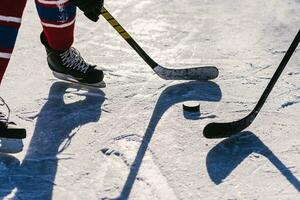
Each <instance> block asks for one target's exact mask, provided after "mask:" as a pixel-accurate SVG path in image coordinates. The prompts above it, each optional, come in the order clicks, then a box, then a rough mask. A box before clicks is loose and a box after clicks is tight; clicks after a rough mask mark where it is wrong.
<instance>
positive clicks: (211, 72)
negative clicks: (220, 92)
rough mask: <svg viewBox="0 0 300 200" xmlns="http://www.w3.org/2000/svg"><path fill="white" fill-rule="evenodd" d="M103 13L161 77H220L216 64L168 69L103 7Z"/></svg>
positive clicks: (177, 78)
mask: <svg viewBox="0 0 300 200" xmlns="http://www.w3.org/2000/svg"><path fill="white" fill-rule="evenodd" d="M101 14H102V16H103V17H104V18H105V19H106V20H107V21H108V22H109V24H110V25H111V26H112V27H113V28H114V29H115V30H116V31H117V32H118V33H119V34H120V35H121V36H122V38H123V39H124V40H126V42H127V43H128V44H129V45H130V46H131V47H132V48H133V49H134V50H135V51H136V52H137V53H138V54H139V55H140V57H142V59H143V60H144V61H145V62H146V63H147V64H148V65H149V66H150V67H151V68H152V70H153V71H154V72H155V73H156V74H157V75H158V76H159V77H160V78H162V79H165V80H211V79H214V78H216V77H218V75H219V71H218V69H217V68H216V67H215V66H203V67H193V68H184V69H182V68H181V69H168V68H165V67H163V66H161V65H159V64H158V63H156V62H155V61H154V60H153V59H152V58H151V57H150V56H149V55H148V54H147V53H146V52H145V51H144V50H143V49H142V48H141V47H140V46H139V45H138V44H137V42H136V41H135V40H134V39H133V38H132V37H131V36H130V35H129V33H128V32H127V31H126V30H125V29H124V28H123V27H122V26H121V25H120V24H119V22H118V21H117V20H116V19H115V18H114V17H113V16H112V15H111V14H110V13H109V12H108V11H107V10H106V8H104V7H103V8H102V11H101Z"/></svg>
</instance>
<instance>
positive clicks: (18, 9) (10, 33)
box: [0, 0, 26, 83]
mask: <svg viewBox="0 0 300 200" xmlns="http://www.w3.org/2000/svg"><path fill="white" fill-rule="evenodd" d="M0 5H1V6H0V83H1V81H2V78H3V75H4V73H5V70H6V68H7V65H8V62H9V59H10V57H11V54H12V52H13V49H14V46H15V43H16V38H17V35H18V31H19V28H20V25H21V19H22V15H23V10H24V7H25V5H26V0H1V2H0Z"/></svg>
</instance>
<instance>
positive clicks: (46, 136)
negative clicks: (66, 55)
mask: <svg viewBox="0 0 300 200" xmlns="http://www.w3.org/2000/svg"><path fill="white" fill-rule="evenodd" d="M68 89H73V90H74V89H75V90H78V91H79V90H80V89H81V87H79V86H76V85H74V84H70V83H65V82H56V83H54V84H53V85H52V86H51V88H50V92H49V97H48V100H47V102H46V104H45V105H44V106H43V108H42V109H41V111H40V113H39V115H38V117H37V120H36V127H35V130H34V133H33V136H32V138H31V141H30V145H29V148H28V151H27V153H26V155H25V158H24V160H23V162H22V163H21V165H19V166H18V164H17V163H16V164H15V166H14V167H12V168H11V169H10V170H9V172H8V173H7V174H4V177H5V178H3V180H1V181H0V185H2V184H3V185H4V181H5V180H7V179H9V181H8V182H7V183H9V187H8V188H7V189H10V190H15V192H14V193H15V195H14V196H15V199H31V200H32V199H43V200H50V199H52V190H53V186H54V185H55V181H54V180H55V175H56V172H57V164H58V158H57V155H58V154H59V153H61V152H62V151H64V150H65V149H66V148H67V147H68V145H70V143H71V138H72V137H74V136H75V133H76V131H74V130H76V128H78V127H80V126H82V125H84V124H87V123H89V122H97V121H99V118H100V115H101V105H102V104H103V102H104V100H105V94H104V93H103V92H102V91H101V90H99V89H91V88H90V89H87V91H86V92H85V93H76V92H75V93H74V94H73V95H75V96H76V99H77V97H78V98H79V96H80V97H81V99H82V100H76V101H75V102H71V103H66V102H65V100H64V95H65V94H67V93H68V91H67V90H68ZM0 159H1V158H0ZM2 177H3V174H2ZM10 193H12V191H10Z"/></svg>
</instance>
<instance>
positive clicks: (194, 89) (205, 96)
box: [117, 81, 222, 199]
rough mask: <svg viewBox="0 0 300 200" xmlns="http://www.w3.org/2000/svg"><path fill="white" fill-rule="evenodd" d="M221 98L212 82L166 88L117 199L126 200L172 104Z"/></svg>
mask: <svg viewBox="0 0 300 200" xmlns="http://www.w3.org/2000/svg"><path fill="white" fill-rule="evenodd" d="M221 97H222V94H221V90H220V88H219V86H218V85H217V84H216V83H214V82H210V81H208V82H199V81H191V82H187V83H182V84H177V85H173V86H170V87H168V88H166V89H165V90H164V91H163V92H162V93H161V95H160V97H159V99H158V101H157V103H156V105H155V108H154V111H153V114H152V116H151V119H150V122H149V124H148V126H147V129H146V132H145V134H144V137H143V139H142V141H141V145H140V147H139V149H138V152H137V154H136V157H135V159H134V161H133V163H132V165H131V168H130V172H129V175H128V177H127V180H126V182H125V184H124V187H123V189H122V192H121V194H120V196H119V197H118V198H117V199H128V198H129V195H130V192H131V189H132V187H133V185H134V182H135V180H136V178H137V174H138V172H139V169H140V167H141V164H142V161H143V158H144V156H145V153H146V151H147V148H148V145H149V143H150V141H151V138H152V136H153V133H154V131H155V128H156V127H157V125H158V123H159V120H160V119H161V117H162V116H163V114H164V113H165V112H166V111H167V110H168V109H169V108H170V107H171V106H173V105H174V104H177V103H180V102H184V101H210V102H217V101H220V99H221Z"/></svg>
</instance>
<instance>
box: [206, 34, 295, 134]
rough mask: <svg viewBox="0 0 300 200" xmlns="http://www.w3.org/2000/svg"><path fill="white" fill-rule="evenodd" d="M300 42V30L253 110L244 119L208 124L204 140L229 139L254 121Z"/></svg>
mask: <svg viewBox="0 0 300 200" xmlns="http://www.w3.org/2000/svg"><path fill="white" fill-rule="evenodd" d="M299 41H300V30H299V32H298V33H297V35H296V37H295V39H294V41H293V42H292V44H291V46H290V47H289V49H288V51H287V52H286V54H285V55H284V57H283V59H282V61H281V63H280V64H279V66H278V68H277V70H276V72H275V73H274V75H273V77H272V79H271V80H270V82H269V84H268V85H267V87H266V89H265V91H264V92H263V94H262V96H261V97H260V99H259V101H258V102H257V104H256V106H255V108H254V109H253V110H252V112H251V113H250V114H249V115H247V116H246V117H244V118H242V119H240V120H238V121H233V122H228V123H210V124H208V125H207V126H206V127H205V128H204V131H203V134H204V136H205V137H206V138H224V137H230V136H232V135H234V134H236V133H239V132H241V131H242V130H243V129H245V128H247V127H248V126H249V125H250V124H251V123H252V122H253V121H254V119H255V117H256V116H257V114H258V113H259V111H260V109H261V108H262V106H263V105H264V103H265V101H266V99H267V97H268V96H269V94H270V93H271V90H272V89H273V87H274V85H275V83H276V81H277V80H278V78H279V76H280V75H281V73H282V71H283V69H284V68H285V66H286V65H287V63H288V61H289V60H290V58H291V56H292V54H293V53H294V51H295V50H296V48H297V46H298V44H299Z"/></svg>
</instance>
